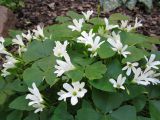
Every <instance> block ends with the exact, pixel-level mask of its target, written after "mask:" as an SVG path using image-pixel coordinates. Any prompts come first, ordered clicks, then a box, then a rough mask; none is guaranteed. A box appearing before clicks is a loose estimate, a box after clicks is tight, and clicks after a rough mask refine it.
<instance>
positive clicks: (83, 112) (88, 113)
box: [75, 106, 101, 120]
mask: <svg viewBox="0 0 160 120" xmlns="http://www.w3.org/2000/svg"><path fill="white" fill-rule="evenodd" d="M100 118H101V114H100V113H98V112H96V111H95V110H94V109H93V108H87V107H86V106H83V108H81V109H80V110H78V112H77V116H76V119H75V120H99V119H100Z"/></svg>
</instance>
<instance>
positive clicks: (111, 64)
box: [106, 59, 122, 79]
mask: <svg viewBox="0 0 160 120" xmlns="http://www.w3.org/2000/svg"><path fill="white" fill-rule="evenodd" d="M119 74H122V66H121V63H120V62H119V61H118V59H113V60H110V61H107V72H106V76H108V79H109V78H114V79H117V77H118V75H119Z"/></svg>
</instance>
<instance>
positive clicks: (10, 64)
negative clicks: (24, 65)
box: [1, 56, 18, 77]
mask: <svg viewBox="0 0 160 120" xmlns="http://www.w3.org/2000/svg"><path fill="white" fill-rule="evenodd" d="M17 62H18V60H16V59H15V58H13V57H12V56H6V61H5V63H4V64H3V69H2V70H1V72H2V74H1V76H3V77H6V76H8V75H10V72H8V71H7V70H8V69H11V68H14V67H16V66H15V64H16V63H17Z"/></svg>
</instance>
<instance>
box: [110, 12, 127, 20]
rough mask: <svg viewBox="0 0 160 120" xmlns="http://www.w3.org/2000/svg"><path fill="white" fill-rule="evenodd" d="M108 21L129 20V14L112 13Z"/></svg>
mask: <svg viewBox="0 0 160 120" xmlns="http://www.w3.org/2000/svg"><path fill="white" fill-rule="evenodd" d="M109 20H110V21H119V20H130V17H129V16H126V15H123V14H121V13H114V14H112V15H110V17H109Z"/></svg>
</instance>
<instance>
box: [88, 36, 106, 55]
mask: <svg viewBox="0 0 160 120" xmlns="http://www.w3.org/2000/svg"><path fill="white" fill-rule="evenodd" d="M104 42H105V41H102V42H100V37H99V36H97V37H96V38H95V40H94V41H92V43H91V44H90V45H91V47H90V48H88V51H91V52H92V54H91V57H94V56H96V55H97V52H96V51H97V49H98V48H100V46H101V45H102V44H103V43H104Z"/></svg>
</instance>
